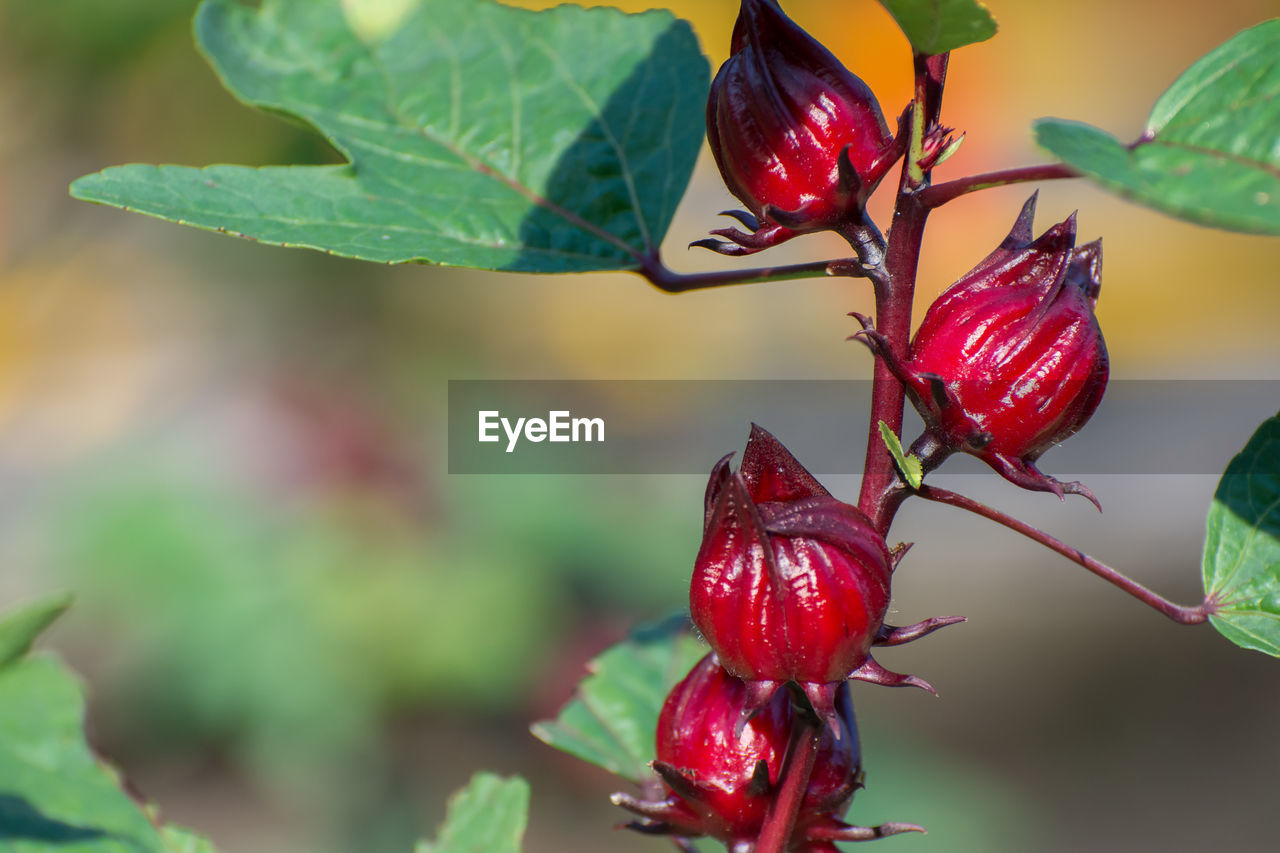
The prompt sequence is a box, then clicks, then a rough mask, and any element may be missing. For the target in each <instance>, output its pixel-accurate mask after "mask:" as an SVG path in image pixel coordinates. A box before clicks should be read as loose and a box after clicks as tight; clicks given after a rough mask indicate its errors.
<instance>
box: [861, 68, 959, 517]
mask: <svg viewBox="0 0 1280 853" xmlns="http://www.w3.org/2000/svg"><path fill="white" fill-rule="evenodd" d="M915 70H916V89H915V101H914V104H913V106H912V109H913V110H919V111H922V114H923V118H924V121H923V123H918V122H913V126H914V127H915V128H917V130H916V131H913V133H915V134H919V133H926V132H928V130H929V129H930V128H932V127H934V126H936V125H937V123H938V116H939V114H940V112H941V110H942V89H943V85H944V83H945V81H946V76H947V54H945V53H944V54H941V55H939V56H919V55H917V56H916V58H915ZM919 150H920V140H919V139H918V138H916V139H913V140H912V144H911V145H909V146H908V149H907V156H906V161H905V162H904V163H903V165H902V177H901V178H900V180H899V184H898V198H897V203H896V204H895V206H894V211H893V224H892V226H891V227H890V230H889V245H888V250H887V254H886V258H885V272H886V275H885V276H884V278H883V280H882V281H877V282H876V289H875V295H876V330H877V331H878V332H879V333H880V334H882V335H884V337H885V339H886V340H887V341H888V343H889V345H890V346H892V347H893V348H894V350H895V351H896V352H906V350H907V345H908V344H909V342H910V340H911V304H912V301H913V300H914V298H915V289H916V270H917V268H918V266H919V263H920V247H921V243H922V242H923V240H924V226H925V223H926V221H927V220H928V218H929V208H928V207H926V206H925V205H924V204H922V203H921V201H920V192H921V190H922V189H923V188H924V186H927V184H928V179H929V175H928V173H927V172H924V173H920V172H919V169H918V167H917V165H916V163H915V162H914V158H915V157H916V156H917V154H918V152H919ZM917 182H919V183H917ZM904 401H905V394H904V392H903V389H902V385H901V384H900V383H899V382H898V380H897V379H896V378H894V376H893V374H892V373H891V372H890V371H889V368H888V367H886V366H885V364H884V361H883V359H876V362H875V367H874V373H873V374H872V385H871V423H870V428H869V429H868V430H867V452H866V456H865V459H864V462H863V470H862V492H861V494H860V495H859V496H858V508H859V509H861V510H862V511H863V512H864V513H866V514H867V516H868V517H869V518H870V519H871V521H872V523H873V524H874V525H875V528H876V530H877V531H879V533H880V534H881V535H882V536H883V535H885V534H887V533H888V532H889V525H890V524H892V523H893V516H894V514H895V513H896V512H897V509H898V506H899V505H900V504H901V502H902V497H901V495H900V493H899V492H898V490H897V489H895V486H896V484H897V475H896V473H895V471H894V465H893V457H892V456H891V455H890V453H889V450H888V448H887V447H885V445H884V442H883V441H882V440H881V439H880V432H879V430H878V429H877V426H878V424H879V422H880V421H884V422H885V423H886V424H887V425H888V426H889V428H890V429H892V430H893V431H894V433H896V434H897V435H899V436H901V435H902V411H903V405H904Z"/></svg>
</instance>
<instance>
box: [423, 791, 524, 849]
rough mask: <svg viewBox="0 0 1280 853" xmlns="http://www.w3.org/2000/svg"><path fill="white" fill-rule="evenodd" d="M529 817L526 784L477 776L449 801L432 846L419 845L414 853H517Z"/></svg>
mask: <svg viewBox="0 0 1280 853" xmlns="http://www.w3.org/2000/svg"><path fill="white" fill-rule="evenodd" d="M528 815H529V783H528V782H526V781H525V780H524V779H522V778H520V777H519V776H513V777H511V778H509V779H504V778H503V777H501V776H498V775H495V774H493V773H477V774H476V775H474V776H472V777H471V781H470V782H469V783H468V784H467V786H466V787H465V788H463V789H461V790H460V791H457V792H456V793H454V795H453V796H452V797H450V798H449V807H448V810H447V812H446V814H445V819H444V823H443V824H442V825H441V827H440V832H439V834H438V835H437V836H436V841H435V842H427V841H423V842H419V844H418V846H417V848H416V850H415V853H480V851H483V853H520V846H521V840H522V839H523V838H524V830H525V825H526V823H527V822H528Z"/></svg>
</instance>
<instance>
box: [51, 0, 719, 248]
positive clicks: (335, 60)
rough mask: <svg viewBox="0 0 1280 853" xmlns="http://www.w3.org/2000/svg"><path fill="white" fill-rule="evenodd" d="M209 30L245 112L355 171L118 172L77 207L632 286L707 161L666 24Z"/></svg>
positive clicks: (344, 23) (654, 17) (692, 57)
mask: <svg viewBox="0 0 1280 853" xmlns="http://www.w3.org/2000/svg"><path fill="white" fill-rule="evenodd" d="M195 30H196V36H197V39H198V41H199V45H200V48H201V49H202V50H203V51H204V53H205V54H206V55H207V56H208V58H209V60H210V62H211V63H212V64H213V66H214V68H215V69H216V71H217V73H218V75H219V76H220V77H221V79H222V82H223V83H224V85H225V86H226V87H227V88H228V89H229V90H230V91H231V92H232V93H234V94H235V95H236V96H237V97H239V98H240V99H241V100H242V101H244V102H245V103H247V104H250V105H253V106H257V107H261V108H263V109H267V110H272V111H275V112H279V113H283V114H285V115H288V116H294V117H296V118H299V119H301V120H302V121H304V122H306V123H308V124H309V125H311V126H313V127H314V128H316V129H317V130H318V131H319V132H320V133H322V134H324V135H325V137H326V138H327V139H328V140H329V141H330V143H331V144H332V145H333V146H334V147H335V148H336V149H338V151H340V152H341V153H342V154H343V156H344V157H346V158H347V160H348V161H349V162H348V164H347V165H341V166H269V167H263V168H249V167H245V166H210V167H207V168H204V169H193V168H186V167H181V166H147V165H129V166H119V167H115V168H111V169H107V170H105V171H103V172H99V173H97V174H93V175H87V176H85V177H83V178H80V179H79V180H77V181H76V182H75V183H73V184H72V186H71V194H72V195H73V196H75V197H77V198H81V199H84V200H86V201H93V202H99V203H102V204H109V205H114V206H116V207H121V208H124V209H127V210H133V211H136V212H138V213H144V214H147V215H150V216H157V217H160V218H162V219H169V220H173V221H175V222H180V223H182V224H186V225H193V226H196V227H198V228H205V229H211V230H216V231H222V232H226V233H229V234H234V235H239V236H243V237H248V238H250V239H254V240H259V241H261V242H264V243H270V244H273V245H280V246H299V247H306V248H312V249H319V250H321V251H325V252H329V253H332V254H336V255H341V256H344V257H351V258H360V259H363V260H369V261H381V262H386V263H403V262H408V261H421V262H429V263H437V264H448V265H454V266H467V267H479V268H483V269H503V270H513V271H520V272H582V271H588V270H608V269H630V268H635V267H636V266H638V264H639V260H638V258H639V257H640V256H643V255H644V254H646V253H648V252H650V251H652V250H654V249H656V247H657V246H658V245H659V244H660V243H661V241H662V237H663V235H664V234H665V233H666V230H667V227H668V226H669V225H670V222H671V217H672V215H673V214H674V212H675V208H676V205H677V203H678V202H679V201H680V198H681V196H682V195H683V193H684V190H685V187H686V186H687V184H688V181H689V176H690V174H691V172H692V170H693V164H694V160H695V159H696V157H697V152H698V149H699V147H700V145H701V143H702V136H703V110H704V108H705V100H706V91H707V87H708V77H709V69H708V66H707V62H706V60H705V59H704V58H703V56H702V54H701V53H700V52H699V50H698V45H697V41H696V39H695V38H694V35H693V32H692V30H691V29H690V27H689V25H688V24H687V23H686V22H684V21H681V20H679V19H677V18H674V17H673V16H672V15H671V14H670V13H668V12H665V11H652V12H645V13H643V14H638V15H628V14H624V13H623V12H620V11H618V10H616V9H607V8H592V9H584V8H581V7H578V6H571V5H564V6H559V7H556V8H554V9H548V10H546V11H544V12H531V11H528V10H523V9H514V8H510V7H507V6H503V5H500V4H498V3H495V2H491V0H416V2H412V3H410V4H408V9H407V11H406V12H405V14H404V15H403V17H400V18H398V19H397V18H390V19H381V18H379V19H376V20H374V19H370V18H368V17H367V16H365V17H361V18H358V19H356V20H355V22H354V23H352V21H351V20H350V19H349V18H348V17H346V16H344V14H343V10H342V4H341V2H340V0H263V2H262V4H261V7H260V8H253V7H251V6H248V5H243V4H241V3H240V2H237V0H205V2H204V3H202V4H201V6H200V9H199V11H198V12H197V14H196V22H195Z"/></svg>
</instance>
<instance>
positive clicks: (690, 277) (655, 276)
mask: <svg viewBox="0 0 1280 853" xmlns="http://www.w3.org/2000/svg"><path fill="white" fill-rule="evenodd" d="M635 272H637V273H639V274H640V275H642V276H644V277H645V278H646V279H648V280H649V282H650V283H652V284H653V286H654V287H656V288H658V289H659V290H662V291H664V292H666V293H686V292H688V291H690V290H705V289H706V288H709V287H725V286H727V285H732V284H759V283H761V282H767V281H782V280H785V279H800V278H823V277H825V276H830V275H857V274H859V273H858V264H857V263H856V261H852V260H847V259H840V260H835V261H811V262H809V263H803V264H789V265H786V266H779V267H762V268H759V269H750V270H716V271H714V272H702V273H687V274H685V273H678V272H675V271H674V270H672V269H670V268H668V267H667V266H666V265H665V264H663V263H662V260H661V259H659V258H658V257H657V256H654V255H650V256H647V257H645V258H643V259H642V261H641V266H640V268H639V269H637V270H636V271H635Z"/></svg>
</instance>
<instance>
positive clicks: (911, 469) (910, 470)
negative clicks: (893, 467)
mask: <svg viewBox="0 0 1280 853" xmlns="http://www.w3.org/2000/svg"><path fill="white" fill-rule="evenodd" d="M880 440H881V441H883V442H884V446H885V447H887V448H889V455H890V456H892V457H893V461H894V462H896V463H897V465H898V471H900V472H901V473H902V479H904V480H906V481H907V485H908V486H910V487H911V488H913V489H918V488H920V483H922V482H923V481H924V467H923V466H922V465H921V464H920V459H919V457H917V456H916V455H915V454H914V453H912V454H907V453H904V452H903V451H902V442H901V441H900V440H899V439H898V434H897V433H895V432H894V431H893V430H892V429H891V428H890V427H889V425H888V424H887V423H885V422H884V421H881V422H880Z"/></svg>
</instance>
